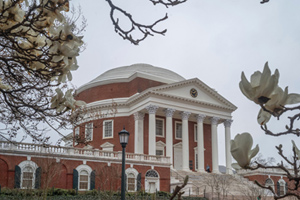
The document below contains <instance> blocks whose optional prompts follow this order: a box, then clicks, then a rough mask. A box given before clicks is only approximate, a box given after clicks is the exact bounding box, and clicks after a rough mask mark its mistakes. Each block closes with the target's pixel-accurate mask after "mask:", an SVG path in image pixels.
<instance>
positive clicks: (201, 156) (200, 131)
mask: <svg viewBox="0 0 300 200" xmlns="http://www.w3.org/2000/svg"><path fill="white" fill-rule="evenodd" d="M205 117H206V115H203V114H199V115H197V139H198V141H197V149H198V152H197V153H198V172H205V168H204V136H203V120H204V118H205Z"/></svg>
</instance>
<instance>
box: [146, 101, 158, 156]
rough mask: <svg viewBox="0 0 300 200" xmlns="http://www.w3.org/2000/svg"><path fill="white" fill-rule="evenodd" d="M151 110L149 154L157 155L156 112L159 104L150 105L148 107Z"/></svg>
mask: <svg viewBox="0 0 300 200" xmlns="http://www.w3.org/2000/svg"><path fill="white" fill-rule="evenodd" d="M146 109H147V110H148V112H149V133H148V154H149V155H156V141H155V140H156V135H155V131H156V125H155V122H156V121H155V113H156V111H157V109H158V106H155V105H149V106H147V107H146Z"/></svg>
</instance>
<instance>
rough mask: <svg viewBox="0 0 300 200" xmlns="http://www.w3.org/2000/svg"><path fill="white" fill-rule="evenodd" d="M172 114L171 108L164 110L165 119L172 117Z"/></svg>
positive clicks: (173, 110)
mask: <svg viewBox="0 0 300 200" xmlns="http://www.w3.org/2000/svg"><path fill="white" fill-rule="evenodd" d="M174 112H175V109H173V108H167V109H165V113H166V117H172V116H173V114H174Z"/></svg>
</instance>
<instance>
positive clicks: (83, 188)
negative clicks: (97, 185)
mask: <svg viewBox="0 0 300 200" xmlns="http://www.w3.org/2000/svg"><path fill="white" fill-rule="evenodd" d="M79 189H81V190H87V189H88V183H87V182H80V184H79Z"/></svg>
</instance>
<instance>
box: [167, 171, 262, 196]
mask: <svg viewBox="0 0 300 200" xmlns="http://www.w3.org/2000/svg"><path fill="white" fill-rule="evenodd" d="M185 176H189V181H188V184H187V185H186V186H185V187H184V188H183V189H182V191H184V192H185V193H184V194H183V196H201V197H208V198H209V199H211V197H212V196H214V197H216V196H218V195H219V196H222V198H220V199H237V197H240V198H239V199H244V198H243V197H245V199H246V195H251V196H255V195H256V194H250V193H254V191H257V193H261V192H262V191H259V190H260V189H259V188H258V187H257V186H256V185H254V183H253V182H251V181H249V180H248V179H246V178H244V177H242V176H240V175H237V174H231V175H229V174H214V173H206V172H204V173H201V172H192V171H181V170H175V169H171V192H173V191H174V189H175V187H176V186H177V185H179V186H181V185H182V184H183V181H184V178H185ZM257 196H258V194H257ZM234 197H235V198H234ZM212 199H214V198H212Z"/></svg>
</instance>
